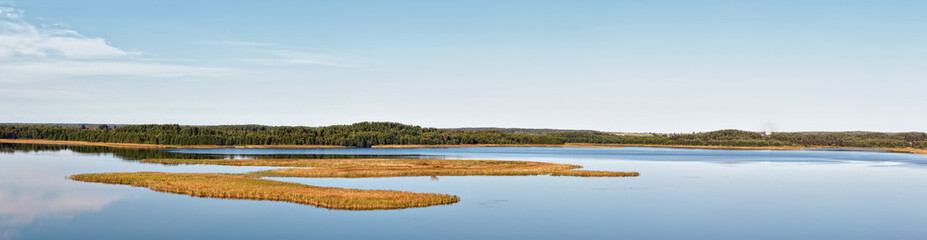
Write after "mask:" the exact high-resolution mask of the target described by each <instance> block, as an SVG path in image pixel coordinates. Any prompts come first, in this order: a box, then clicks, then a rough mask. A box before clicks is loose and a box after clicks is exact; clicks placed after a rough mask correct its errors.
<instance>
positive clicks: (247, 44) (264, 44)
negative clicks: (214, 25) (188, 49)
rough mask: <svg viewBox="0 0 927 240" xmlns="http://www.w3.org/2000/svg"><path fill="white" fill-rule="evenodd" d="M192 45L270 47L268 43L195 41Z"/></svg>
mask: <svg viewBox="0 0 927 240" xmlns="http://www.w3.org/2000/svg"><path fill="white" fill-rule="evenodd" d="M193 43H195V44H203V45H225V46H249V47H263V46H270V44H269V43H263V42H249V41H228V40H210V41H195V42H193Z"/></svg>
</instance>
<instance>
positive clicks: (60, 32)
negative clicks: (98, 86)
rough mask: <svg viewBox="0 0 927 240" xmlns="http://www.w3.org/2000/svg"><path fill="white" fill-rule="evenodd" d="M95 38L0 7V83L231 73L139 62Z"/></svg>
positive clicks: (132, 53) (134, 56)
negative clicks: (42, 23) (36, 20)
mask: <svg viewBox="0 0 927 240" xmlns="http://www.w3.org/2000/svg"><path fill="white" fill-rule="evenodd" d="M139 55H140V54H139V53H137V52H130V51H125V50H122V49H120V48H117V47H115V46H112V45H110V44H109V43H108V42H107V41H106V40H104V39H103V38H99V37H87V36H84V35H82V34H80V33H78V32H77V31H74V30H70V29H64V28H61V27H44V26H40V25H37V24H33V23H30V22H29V21H28V20H27V19H26V18H25V17H24V15H23V11H22V10H18V9H14V8H9V7H2V6H0V82H8V81H28V80H37V79H53V78H69V77H84V76H124V77H179V76H203V77H209V76H220V75H226V74H229V73H232V72H235V71H233V70H230V69H226V68H211V67H198V66H189V65H184V64H172V63H166V62H158V61H155V60H151V59H147V60H145V59H140V58H138V57H137V56H139Z"/></svg>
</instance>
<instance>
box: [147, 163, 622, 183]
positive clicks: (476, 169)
mask: <svg viewBox="0 0 927 240" xmlns="http://www.w3.org/2000/svg"><path fill="white" fill-rule="evenodd" d="M142 162H148V163H162V164H207V165H226V166H271V167H294V168H284V169H275V170H267V171H259V172H251V173H247V175H249V176H253V177H306V178H374V177H413V176H533V175H552V176H574V177H636V176H638V175H639V174H638V173H637V172H610V171H582V170H575V169H578V168H581V166H578V165H570V164H559V163H543V162H526V161H486V160H438V159H146V160H142Z"/></svg>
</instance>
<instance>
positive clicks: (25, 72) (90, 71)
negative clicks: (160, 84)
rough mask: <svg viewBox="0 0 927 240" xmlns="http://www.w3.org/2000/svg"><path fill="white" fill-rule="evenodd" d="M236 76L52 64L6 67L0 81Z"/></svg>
mask: <svg viewBox="0 0 927 240" xmlns="http://www.w3.org/2000/svg"><path fill="white" fill-rule="evenodd" d="M234 72H236V71H235V70H231V69H226V68H210V67H191V66H183V65H177V64H165V63H155V62H138V61H130V60H119V61H110V60H103V61H74V60H49V61H27V62H15V63H4V64H3V65H0V73H4V75H3V76H0V80H5V81H15V80H22V79H37V78H60V77H86V76H123V77H180V76H199V77H215V76H224V75H229V74H232V73H234Z"/></svg>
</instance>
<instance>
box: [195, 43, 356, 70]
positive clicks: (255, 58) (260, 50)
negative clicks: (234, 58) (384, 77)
mask: <svg viewBox="0 0 927 240" xmlns="http://www.w3.org/2000/svg"><path fill="white" fill-rule="evenodd" d="M193 43H194V44H200V45H210V46H218V47H227V48H229V49H230V50H233V51H241V52H243V53H246V54H247V55H252V56H250V57H245V58H241V59H240V60H241V61H244V62H247V63H250V64H257V65H273V66H298V65H318V66H329V67H350V66H351V65H348V64H344V63H342V62H341V61H339V60H337V59H336V58H335V57H333V56H332V55H330V54H323V53H319V52H320V51H305V50H302V51H299V50H291V49H292V48H286V47H281V46H278V45H275V44H272V43H266V42H251V41H235V40H204V41H195V42H193ZM321 52H325V51H321Z"/></svg>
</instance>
